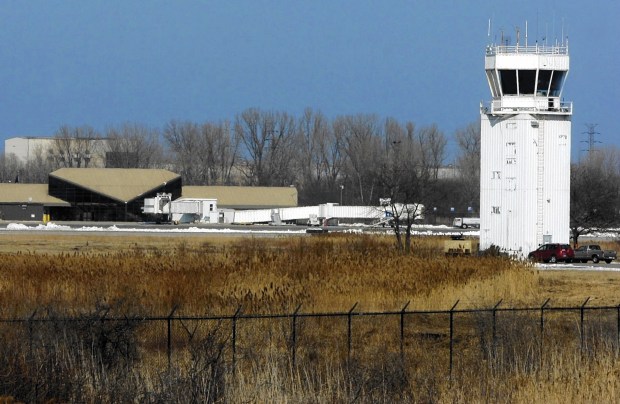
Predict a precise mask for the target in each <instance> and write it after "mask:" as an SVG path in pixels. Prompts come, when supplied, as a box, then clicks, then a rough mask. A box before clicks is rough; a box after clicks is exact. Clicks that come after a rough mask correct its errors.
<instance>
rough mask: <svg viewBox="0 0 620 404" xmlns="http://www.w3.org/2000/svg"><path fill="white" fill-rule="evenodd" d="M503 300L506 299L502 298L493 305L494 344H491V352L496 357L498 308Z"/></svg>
mask: <svg viewBox="0 0 620 404" xmlns="http://www.w3.org/2000/svg"><path fill="white" fill-rule="evenodd" d="M502 300H504V299H500V300H499V302H497V304H496V305H495V306H493V340H492V342H491V344H492V346H491V352H492V355H493V357H495V351H496V348H497V324H496V322H497V308H498V307H499V305H500V304H502Z"/></svg>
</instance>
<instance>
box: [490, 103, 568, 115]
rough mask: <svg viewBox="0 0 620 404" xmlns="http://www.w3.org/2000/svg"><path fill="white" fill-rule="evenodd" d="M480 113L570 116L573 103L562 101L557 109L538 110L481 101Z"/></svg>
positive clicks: (538, 108) (534, 107)
mask: <svg viewBox="0 0 620 404" xmlns="http://www.w3.org/2000/svg"><path fill="white" fill-rule="evenodd" d="M480 111H481V112H482V113H483V114H489V113H490V114H492V115H509V114H519V113H524V112H525V113H528V112H529V113H545V114H552V115H572V113H573V103H572V102H571V101H562V102H560V103H559V105H558V106H557V108H555V107H554V108H548V107H545V108H540V107H536V106H532V107H526V106H519V107H516V106H504V105H502V101H501V100H492V101H482V102H480Z"/></svg>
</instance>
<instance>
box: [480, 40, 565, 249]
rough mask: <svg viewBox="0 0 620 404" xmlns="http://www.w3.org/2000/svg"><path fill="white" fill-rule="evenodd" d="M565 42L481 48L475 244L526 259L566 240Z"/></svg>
mask: <svg viewBox="0 0 620 404" xmlns="http://www.w3.org/2000/svg"><path fill="white" fill-rule="evenodd" d="M568 69H569V56H568V45H565V44H562V45H557V46H539V45H538V44H537V45H535V46H519V44H517V45H516V46H507V45H489V46H487V48H486V55H485V72H486V77H487V81H488V84H489V88H490V90H491V95H492V99H491V101H490V102H485V103H481V106H480V120H481V122H480V123H481V162H480V248H482V249H486V248H489V247H490V246H491V245H494V246H497V247H499V248H501V249H502V250H504V251H507V252H509V253H511V254H514V255H517V256H524V255H527V253H528V252H529V251H531V250H534V249H536V248H537V247H538V246H539V245H540V244H542V243H547V242H557V243H568V241H569V213H570V155H571V152H570V147H571V116H572V103H570V102H564V101H562V91H563V87H564V82H565V80H566V77H567V75H568Z"/></svg>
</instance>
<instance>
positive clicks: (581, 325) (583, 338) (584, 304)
mask: <svg viewBox="0 0 620 404" xmlns="http://www.w3.org/2000/svg"><path fill="white" fill-rule="evenodd" d="M588 300H590V298H589V297H588V298H587V299H586V301H585V302H583V304H582V305H581V307H580V308H579V314H580V323H579V324H580V331H581V332H580V337H581V345H580V353H581V354H582V355H583V345H584V343H585V330H584V328H583V313H584V310H585V307H586V304H588Z"/></svg>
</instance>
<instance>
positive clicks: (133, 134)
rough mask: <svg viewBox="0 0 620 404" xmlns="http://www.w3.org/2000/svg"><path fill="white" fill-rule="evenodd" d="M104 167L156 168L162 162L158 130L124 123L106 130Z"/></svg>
mask: <svg viewBox="0 0 620 404" xmlns="http://www.w3.org/2000/svg"><path fill="white" fill-rule="evenodd" d="M105 150H106V167H116V168H158V167H161V166H162V164H163V148H162V146H161V144H160V143H159V131H158V130H156V129H151V128H148V127H146V126H143V125H139V124H132V123H125V124H123V125H121V126H119V127H116V128H114V127H113V128H109V129H107V131H106V146H105Z"/></svg>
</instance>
